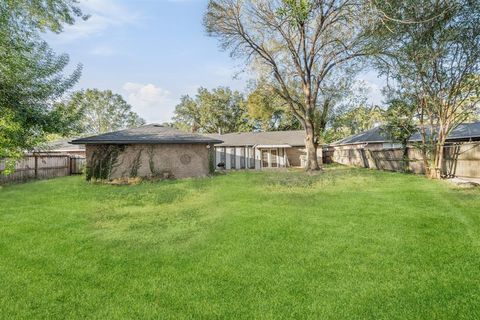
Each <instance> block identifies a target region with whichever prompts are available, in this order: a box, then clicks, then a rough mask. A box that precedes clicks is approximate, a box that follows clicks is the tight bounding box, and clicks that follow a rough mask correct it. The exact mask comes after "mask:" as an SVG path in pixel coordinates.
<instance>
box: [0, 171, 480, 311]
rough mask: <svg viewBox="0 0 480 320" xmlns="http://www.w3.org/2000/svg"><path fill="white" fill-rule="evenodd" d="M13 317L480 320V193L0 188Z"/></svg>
mask: <svg viewBox="0 0 480 320" xmlns="http://www.w3.org/2000/svg"><path fill="white" fill-rule="evenodd" d="M0 317H1V318H5V319H12V318H23V319H32V318H52V319H53V318H58V319H72V318H99V319H120V318H156V319H158V318H205V319H207V318H208V319H211V318H262V319H264V318H277V319H278V318H293V319H299V318H313V319H320V318H323V319H325V318H329V319H345V318H349V319H350V318H352V319H478V318H480V190H478V189H476V190H475V189H458V188H455V187H453V186H451V185H449V184H447V183H446V182H438V181H429V180H426V179H424V178H422V177H417V176H411V175H402V174H398V173H388V172H378V171H369V170H365V169H351V168H345V167H337V166H334V167H329V168H328V169H327V171H326V172H325V173H324V174H321V175H315V176H307V175H306V174H305V173H303V172H234V173H230V174H227V175H220V176H216V177H214V178H206V179H197V180H184V181H166V182H156V183H153V182H152V183H150V182H149V183H143V184H140V185H136V186H108V185H98V184H89V183H86V182H85V181H84V180H83V178H82V177H66V178H59V179H55V180H49V181H39V182H32V183H27V184H23V185H11V186H6V187H3V188H0Z"/></svg>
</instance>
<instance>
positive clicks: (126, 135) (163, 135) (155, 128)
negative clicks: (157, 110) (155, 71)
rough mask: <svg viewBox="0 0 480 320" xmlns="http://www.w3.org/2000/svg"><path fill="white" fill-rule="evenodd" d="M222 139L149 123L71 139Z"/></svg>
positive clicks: (153, 141) (97, 141)
mask: <svg viewBox="0 0 480 320" xmlns="http://www.w3.org/2000/svg"><path fill="white" fill-rule="evenodd" d="M221 142H222V141H221V140H217V139H213V138H211V137H207V136H204V135H200V134H194V133H187V132H183V131H180V130H178V129H175V128H171V127H167V126H163V125H159V124H148V125H144V126H141V127H138V128H133V129H126V130H121V131H115V132H109V133H105V134H100V135H98V136H92V137H87V138H80V139H76V140H73V141H71V142H70V143H72V144H136V143H147V144H161V143H162V144H168V143H175V144H177V143H193V144H197V143H205V144H208V143H213V144H217V143H221Z"/></svg>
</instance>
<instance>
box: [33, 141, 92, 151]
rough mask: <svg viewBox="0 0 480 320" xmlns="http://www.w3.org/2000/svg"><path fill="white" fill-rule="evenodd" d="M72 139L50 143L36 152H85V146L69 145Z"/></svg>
mask: <svg viewBox="0 0 480 320" xmlns="http://www.w3.org/2000/svg"><path fill="white" fill-rule="evenodd" d="M69 141H70V139H62V140H56V141H52V142H49V143H47V144H45V145H42V146H40V147H38V148H36V149H35V151H36V152H67V151H85V146H83V145H77V146H74V145H72V144H70V143H69Z"/></svg>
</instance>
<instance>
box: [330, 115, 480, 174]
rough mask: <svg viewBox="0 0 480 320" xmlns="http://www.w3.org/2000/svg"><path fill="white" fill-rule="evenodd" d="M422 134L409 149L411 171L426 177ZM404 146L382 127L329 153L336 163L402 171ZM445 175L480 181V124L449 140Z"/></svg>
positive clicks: (460, 128)
mask: <svg viewBox="0 0 480 320" xmlns="http://www.w3.org/2000/svg"><path fill="white" fill-rule="evenodd" d="M420 141H421V135H420V133H419V132H417V133H415V134H413V135H412V137H411V138H410V143H409V148H408V158H409V162H410V163H409V167H410V170H411V171H412V172H414V173H423V172H424V166H423V161H422V156H421V152H420V150H419V149H418V148H415V146H416V143H418V142H420ZM401 147H402V146H401V144H399V143H396V142H394V141H392V140H391V139H389V138H388V137H387V135H386V134H385V133H384V132H383V131H382V129H381V128H380V127H377V128H373V129H371V130H367V131H365V132H362V133H359V134H355V135H352V136H349V137H346V138H344V139H342V140H339V141H336V142H334V143H332V144H330V145H329V146H328V147H327V149H328V153H329V154H330V157H331V159H332V161H333V162H336V163H341V164H345V165H353V166H359V167H365V168H374V169H382V170H392V171H398V170H400V169H401V167H402V157H403V153H402V150H401ZM443 166H444V172H446V173H447V175H448V176H458V177H480V122H474V123H463V124H460V125H459V126H458V127H457V128H455V129H454V130H452V132H451V133H450V134H449V135H448V137H447V143H446V145H445V161H444V164H443Z"/></svg>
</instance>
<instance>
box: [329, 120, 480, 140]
mask: <svg viewBox="0 0 480 320" xmlns="http://www.w3.org/2000/svg"><path fill="white" fill-rule="evenodd" d="M421 139H422V138H421V135H420V132H416V133H414V134H413V135H412V137H411V138H410V141H412V142H415V141H421ZM469 139H480V122H474V123H462V124H460V125H459V126H458V127H456V128H455V129H453V130H452V132H450V134H449V135H448V137H447V141H448V140H450V141H451V140H469ZM383 142H392V140H391V139H390V138H388V137H386V135H385V134H384V133H383V132H382V129H381V127H377V128H373V129H370V130H367V131H364V132H361V133H358V134H354V135H352V136H349V137H346V138H344V139H342V140H339V141H336V142H333V143H332V144H331V145H346V144H359V143H383Z"/></svg>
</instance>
